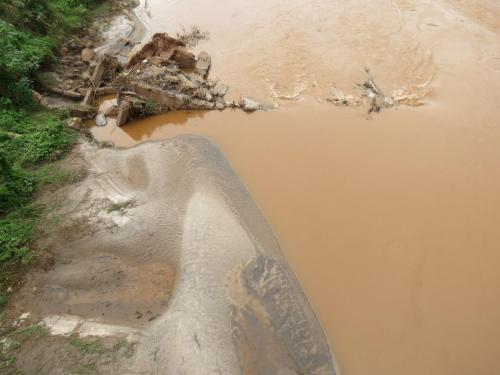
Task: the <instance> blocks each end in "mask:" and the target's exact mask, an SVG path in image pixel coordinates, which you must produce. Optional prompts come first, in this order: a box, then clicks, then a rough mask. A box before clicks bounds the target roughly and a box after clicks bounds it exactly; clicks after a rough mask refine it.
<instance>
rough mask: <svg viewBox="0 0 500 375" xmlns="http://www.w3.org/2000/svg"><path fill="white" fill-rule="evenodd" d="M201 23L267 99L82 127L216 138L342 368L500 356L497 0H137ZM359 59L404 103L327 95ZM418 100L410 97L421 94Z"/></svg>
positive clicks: (240, 90)
mask: <svg viewBox="0 0 500 375" xmlns="http://www.w3.org/2000/svg"><path fill="white" fill-rule="evenodd" d="M139 14H141V17H142V18H143V19H144V22H145V23H146V26H147V27H148V30H149V32H150V33H154V32H157V31H166V32H169V33H171V34H173V35H175V33H176V32H177V31H179V29H180V27H181V26H182V25H183V26H185V27H189V26H191V25H196V26H198V27H199V28H200V29H201V30H203V31H208V32H209V33H210V39H209V40H207V41H203V42H202V43H200V45H199V46H198V47H197V50H206V51H208V52H209V53H210V54H211V55H212V59H213V70H212V72H211V77H212V78H219V79H220V80H221V81H222V82H224V83H227V84H229V85H230V87H231V92H230V97H232V98H238V97H239V96H240V95H245V96H251V97H252V98H255V99H258V100H261V101H266V102H269V103H273V104H275V105H276V106H277V108H276V109H275V110H273V111H269V112H259V113H254V114H245V113H242V112H237V111H231V110H228V111H224V112H177V113H171V114H166V115H160V116H156V117H153V118H149V119H147V120H143V121H140V122H136V123H131V124H128V125H126V126H124V127H122V128H116V127H114V126H107V127H104V128H95V129H94V134H95V136H96V137H97V138H98V139H101V140H112V141H114V142H115V144H116V145H117V146H120V147H130V146H134V145H136V144H138V143H140V142H144V141H148V140H152V139H165V138H169V137H172V136H175V135H178V134H186V133H188V134H202V135H206V136H208V137H210V138H212V139H214V140H215V141H216V142H217V143H218V144H219V145H220V146H221V148H222V149H223V151H224V153H225V154H226V156H227V158H228V159H229V161H230V163H231V164H232V165H233V166H234V168H235V169H236V171H237V172H238V173H239V175H240V177H241V179H242V180H243V181H244V183H245V184H246V186H247V188H248V189H249V190H250V192H251V193H252V195H253V197H254V198H255V200H256V201H257V203H258V205H259V206H260V208H261V209H262V211H263V212H264V215H265V216H266V218H267V219H268V221H269V222H270V224H271V226H272V228H273V230H274V231H275V233H276V235H277V237H278V238H279V241H280V243H281V245H282V249H283V251H284V253H285V255H286V257H287V259H288V260H289V262H290V264H291V266H292V268H293V269H294V271H295V273H296V274H297V276H298V278H299V280H300V281H301V284H302V286H303V287H304V289H305V291H306V293H307V295H308V297H309V299H310V301H311V303H312V305H313V307H314V309H315V311H316V313H317V314H318V317H319V319H320V321H321V322H322V325H323V327H324V329H325V330H326V332H327V334H328V337H329V340H330V342H331V344H332V347H333V351H334V353H335V356H336V359H337V361H338V364H339V367H340V370H341V373H342V374H343V375H366V374H370V375H413V374H415V375H417V374H418V375H422V374H425V375H445V374H446V375H462V374H463V375H470V374H478V375H496V374H498V373H500V363H499V358H500V298H499V294H500V230H499V228H500V2H498V1H496V0H483V1H477V0H467V1H466V0H427V1H417V0H392V1H391V0H386V1H382V0H378V1H368V0H352V1H347V0H328V1H327V0H309V1H304V0H302V1H299V0H287V1H284V0H275V1H269V0H268V1H264V0H253V1H247V0H219V1H217V2H212V1H207V0H205V1H203V0H183V1H179V0H147V1H144V0H143V1H142V4H141V7H140V9H139ZM365 67H367V68H369V69H370V72H371V74H372V75H373V77H374V78H375V79H376V81H377V83H378V84H379V86H380V87H381V88H382V89H383V90H384V91H385V92H386V93H389V94H391V93H392V94H394V95H395V96H399V97H404V98H405V100H403V102H404V103H407V104H410V105H401V106H398V107H396V108H391V109H386V110H383V111H382V112H381V113H378V114H371V115H368V114H367V108H366V107H365V106H360V107H356V108H350V107H338V106H335V105H334V104H332V103H330V102H329V101H328V99H329V98H331V97H332V95H336V94H338V93H339V92H340V93H343V94H345V95H359V88H358V87H357V86H356V84H357V83H361V82H363V81H364V80H365V79H366V72H365V69H364V68H365ZM417 104H418V105H417Z"/></svg>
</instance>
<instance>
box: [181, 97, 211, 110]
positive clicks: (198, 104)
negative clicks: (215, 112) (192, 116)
mask: <svg viewBox="0 0 500 375" xmlns="http://www.w3.org/2000/svg"><path fill="white" fill-rule="evenodd" d="M214 108H215V103H211V102H208V101H206V100H201V99H190V100H189V101H188V102H187V103H186V104H185V105H184V108H183V109H207V110H209V109H214Z"/></svg>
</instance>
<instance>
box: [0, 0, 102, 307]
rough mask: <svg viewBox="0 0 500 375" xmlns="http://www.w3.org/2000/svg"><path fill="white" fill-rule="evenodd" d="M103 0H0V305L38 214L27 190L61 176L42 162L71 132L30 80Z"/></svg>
mask: <svg viewBox="0 0 500 375" xmlns="http://www.w3.org/2000/svg"><path fill="white" fill-rule="evenodd" d="M104 1H105V0H0V306H1V305H2V304H4V303H5V300H6V298H5V290H6V288H7V286H8V285H12V284H11V283H12V280H13V275H14V273H15V272H16V269H18V268H19V267H22V266H23V265H25V264H27V263H29V261H30V260H31V259H32V257H33V256H32V254H31V253H30V251H29V244H30V242H31V240H32V238H33V233H34V228H35V226H36V222H37V219H38V217H39V210H37V209H35V208H33V205H32V203H31V199H32V196H33V194H34V193H35V192H36V191H37V189H39V188H40V187H41V186H43V185H51V184H57V183H59V182H60V181H62V180H64V179H66V178H68V177H69V176H68V174H67V173H66V174H65V173H64V172H61V171H56V170H54V168H51V167H50V166H49V164H47V163H48V162H51V161H53V160H56V159H58V158H60V157H61V156H62V155H64V153H65V152H67V151H68V150H69V148H70V147H71V145H72V144H73V143H74V141H75V139H76V137H77V133H76V132H74V131H73V130H71V129H68V128H67V127H66V126H64V123H65V119H64V116H63V115H61V114H58V113H55V112H48V111H42V110H41V109H40V108H38V107H37V104H35V103H34V102H33V99H32V91H31V90H32V87H33V84H34V82H35V81H36V80H37V77H39V76H40V69H41V68H42V67H44V66H45V65H46V64H48V63H50V62H52V61H53V60H54V51H55V48H56V47H57V45H58V43H59V41H61V40H62V38H67V36H68V34H69V33H71V32H75V31H77V30H78V29H80V28H81V27H82V26H84V25H85V23H86V22H87V20H88V19H89V17H90V16H91V13H92V12H95V11H96V5H98V4H100V3H101V2H104Z"/></svg>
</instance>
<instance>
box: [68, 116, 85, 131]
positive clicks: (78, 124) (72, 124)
mask: <svg viewBox="0 0 500 375" xmlns="http://www.w3.org/2000/svg"><path fill="white" fill-rule="evenodd" d="M82 125H83V123H82V119H81V117H71V118H70V119H68V122H67V126H68V128H71V129H75V130H80V129H81V128H82Z"/></svg>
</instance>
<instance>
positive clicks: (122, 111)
mask: <svg viewBox="0 0 500 375" xmlns="http://www.w3.org/2000/svg"><path fill="white" fill-rule="evenodd" d="M130 106H131V104H130V102H129V101H128V100H122V101H121V103H120V106H119V108H118V115H117V116H116V125H117V126H122V125H124V124H126V123H127V121H128V116H129V114H130Z"/></svg>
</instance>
